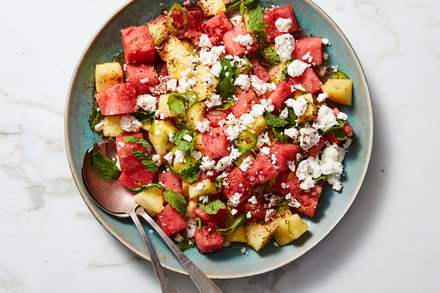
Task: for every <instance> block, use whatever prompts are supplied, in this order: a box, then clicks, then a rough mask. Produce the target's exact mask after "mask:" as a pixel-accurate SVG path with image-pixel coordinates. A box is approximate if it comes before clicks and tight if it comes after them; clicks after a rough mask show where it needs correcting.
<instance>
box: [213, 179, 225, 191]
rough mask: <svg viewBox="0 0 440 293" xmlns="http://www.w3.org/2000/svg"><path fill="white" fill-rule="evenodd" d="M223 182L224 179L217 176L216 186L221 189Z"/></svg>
mask: <svg viewBox="0 0 440 293" xmlns="http://www.w3.org/2000/svg"><path fill="white" fill-rule="evenodd" d="M222 184H223V181H222V179H221V178H215V181H214V185H215V187H217V188H218V189H219V190H221V189H222Z"/></svg>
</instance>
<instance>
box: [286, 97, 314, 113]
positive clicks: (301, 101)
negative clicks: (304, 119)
mask: <svg viewBox="0 0 440 293" xmlns="http://www.w3.org/2000/svg"><path fill="white" fill-rule="evenodd" d="M285 104H286V105H287V107H290V108H292V109H293V111H294V112H295V115H296V116H301V115H303V114H304V113H305V112H306V110H307V108H308V106H309V105H308V103H307V100H306V99H305V98H304V97H303V96H300V97H298V98H297V99H296V100H294V99H292V98H290V99H288V100H287V101H286V102H285Z"/></svg>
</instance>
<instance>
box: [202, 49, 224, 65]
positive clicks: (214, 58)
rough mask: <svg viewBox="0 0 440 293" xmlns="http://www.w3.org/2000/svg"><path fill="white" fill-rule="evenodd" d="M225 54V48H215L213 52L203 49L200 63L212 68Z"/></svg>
mask: <svg viewBox="0 0 440 293" xmlns="http://www.w3.org/2000/svg"><path fill="white" fill-rule="evenodd" d="M224 52H225V46H214V47H212V48H211V50H207V48H202V50H200V61H201V62H202V63H203V65H207V66H212V65H214V64H215V63H216V62H218V61H219V57H220V55H221V54H223V53H224Z"/></svg>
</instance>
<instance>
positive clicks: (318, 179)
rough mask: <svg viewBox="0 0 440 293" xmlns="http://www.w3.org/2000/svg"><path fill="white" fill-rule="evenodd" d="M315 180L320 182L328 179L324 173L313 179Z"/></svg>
mask: <svg viewBox="0 0 440 293" xmlns="http://www.w3.org/2000/svg"><path fill="white" fill-rule="evenodd" d="M313 180H315V182H319V181H321V180H326V179H325V176H324V175H321V176H319V177H318V178H315V179H313Z"/></svg>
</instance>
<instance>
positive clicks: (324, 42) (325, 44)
mask: <svg viewBox="0 0 440 293" xmlns="http://www.w3.org/2000/svg"><path fill="white" fill-rule="evenodd" d="M321 42H322V44H323V45H324V46H327V45H330V41H329V40H328V39H322V40H321Z"/></svg>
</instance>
